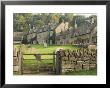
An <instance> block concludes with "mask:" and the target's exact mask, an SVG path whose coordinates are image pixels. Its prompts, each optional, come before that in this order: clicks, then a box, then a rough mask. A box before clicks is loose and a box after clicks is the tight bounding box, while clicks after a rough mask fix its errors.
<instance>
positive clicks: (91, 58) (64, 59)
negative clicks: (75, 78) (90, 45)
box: [60, 49, 97, 74]
mask: <svg viewBox="0 0 110 88" xmlns="http://www.w3.org/2000/svg"><path fill="white" fill-rule="evenodd" d="M60 57H61V58H60V59H61V73H62V74H63V73H66V72H71V71H80V70H90V69H96V68H97V50H95V49H91V50H90V49H80V50H74V51H71V50H65V51H61V52H60Z"/></svg>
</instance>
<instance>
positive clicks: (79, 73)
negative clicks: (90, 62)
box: [64, 69, 97, 75]
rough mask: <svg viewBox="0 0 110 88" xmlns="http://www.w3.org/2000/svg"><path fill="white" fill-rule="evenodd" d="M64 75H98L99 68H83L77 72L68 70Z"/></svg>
mask: <svg viewBox="0 0 110 88" xmlns="http://www.w3.org/2000/svg"><path fill="white" fill-rule="evenodd" d="M64 75H97V70H96V69H92V70H82V71H76V72H68V73H65V74H64Z"/></svg>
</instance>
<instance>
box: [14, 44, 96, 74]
mask: <svg viewBox="0 0 110 88" xmlns="http://www.w3.org/2000/svg"><path fill="white" fill-rule="evenodd" d="M14 47H16V48H17V49H18V48H20V45H14ZM57 48H63V49H71V50H76V49H78V47H76V46H72V45H63V46H58V45H51V46H48V47H46V48H45V47H44V46H43V45H21V49H22V52H23V53H26V54H28V53H34V54H46V53H53V52H55V50H56V49H57ZM23 58H24V60H23V64H24V65H25V66H26V67H29V68H31V69H36V67H37V63H38V62H37V60H36V59H35V56H33V55H24V56H23ZM41 59H44V60H41V61H40V62H39V63H40V66H46V65H51V66H53V65H52V64H53V55H42V56H41ZM47 59H50V60H47ZM64 75H97V70H96V69H94V70H89V71H84V70H83V71H78V72H69V73H65V74H64Z"/></svg>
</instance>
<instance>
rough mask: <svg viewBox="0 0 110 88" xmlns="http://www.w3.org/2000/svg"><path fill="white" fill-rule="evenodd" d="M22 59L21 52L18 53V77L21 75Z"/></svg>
mask: <svg viewBox="0 0 110 88" xmlns="http://www.w3.org/2000/svg"><path fill="white" fill-rule="evenodd" d="M22 59H23V55H22V52H21V51H19V54H18V66H19V74H20V75H22Z"/></svg>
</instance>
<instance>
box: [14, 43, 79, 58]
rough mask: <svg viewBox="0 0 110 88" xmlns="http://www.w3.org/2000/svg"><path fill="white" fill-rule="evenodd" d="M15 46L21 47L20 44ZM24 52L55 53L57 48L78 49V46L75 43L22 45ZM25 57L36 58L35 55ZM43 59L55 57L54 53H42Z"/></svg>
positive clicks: (25, 56)
mask: <svg viewBox="0 0 110 88" xmlns="http://www.w3.org/2000/svg"><path fill="white" fill-rule="evenodd" d="M14 47H17V48H19V47H20V45H14ZM21 47H22V51H23V53H26V54H27V53H34V54H46V53H53V52H55V50H56V49H57V48H63V49H71V50H75V49H78V47H76V46H73V45H50V46H48V47H46V48H45V47H44V46H43V45H38V44H36V45H30V46H29V47H28V45H21ZM23 57H24V59H35V57H34V56H33V55H24V56H23ZM41 58H42V59H53V55H42V56H41Z"/></svg>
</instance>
